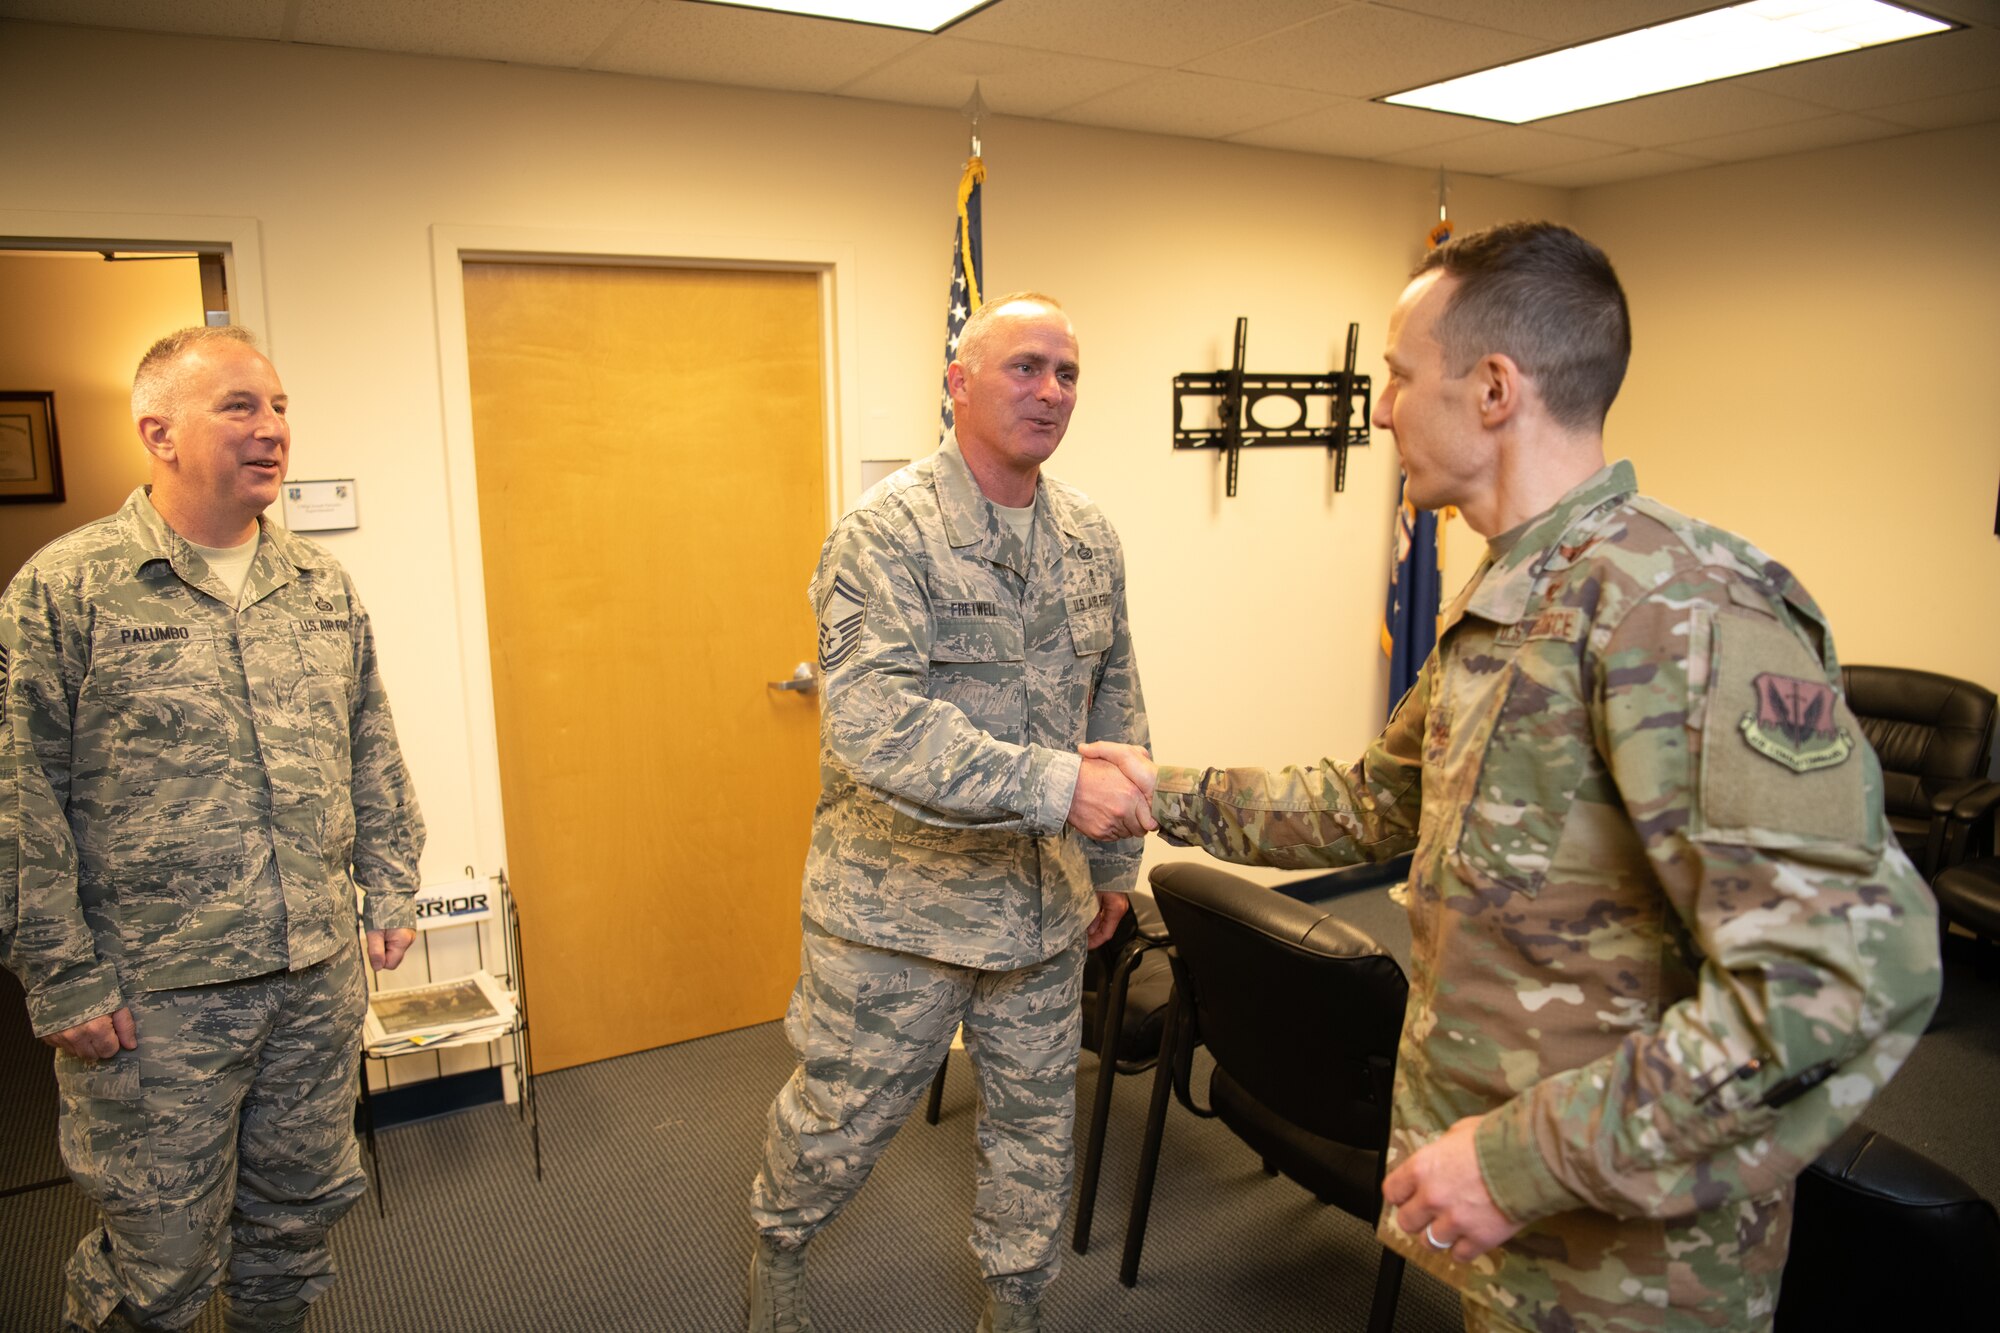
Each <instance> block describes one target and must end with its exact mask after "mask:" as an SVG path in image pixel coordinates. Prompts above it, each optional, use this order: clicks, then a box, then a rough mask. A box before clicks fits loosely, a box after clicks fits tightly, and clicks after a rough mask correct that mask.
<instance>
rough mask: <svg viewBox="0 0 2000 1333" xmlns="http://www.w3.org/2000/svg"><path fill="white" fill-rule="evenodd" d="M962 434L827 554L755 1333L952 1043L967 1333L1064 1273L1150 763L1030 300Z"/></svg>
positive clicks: (760, 1210) (1106, 558)
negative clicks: (971, 1147) (956, 1038)
mask: <svg viewBox="0 0 2000 1333" xmlns="http://www.w3.org/2000/svg"><path fill="white" fill-rule="evenodd" d="M950 373H951V377H952V381H953V399H954V404H955V406H956V407H957V435H956V437H953V436H947V437H946V439H945V441H944V444H943V445H942V447H940V448H939V450H938V451H937V453H935V454H934V455H932V456H931V457H929V458H926V459H924V460H922V461H921V462H919V463H916V464H914V465H913V466H911V467H908V468H905V469H903V470H902V471H901V472H898V473H897V474H896V475H894V476H892V477H890V478H888V479H887V480H885V481H884V482H882V483H881V484H880V485H879V486H877V487H875V488H874V489H873V490H871V491H869V492H868V494H867V495H865V496H863V497H862V499H861V502H860V504H859V505H858V506H857V508H856V509H855V510H854V512H852V513H850V514H849V515H848V516H847V517H845V518H843V519H842V520H841V521H840V523H839V525H838V526H837V527H836V529H835V531H834V533H833V535H832V536H831V537H829V538H828V539H827V542H826V545H825V548H824V550H823V551H822V552H821V556H820V564H819V568H818V570H817V572H816V573H815V574H814V576H813V583H812V597H813V603H814V607H815V610H816V611H817V612H818V614H819V618H820V654H819V656H820V677H819V679H820V689H821V721H820V772H821V793H820V799H819V804H818V808H817V811H816V813H815V817H814V820H813V838H812V845H811V850H810V851H809V852H808V854H807V859H806V869H805V884H804V894H803V900H804V914H805V938H804V942H803V947H802V951H801V952H802V958H801V966H800V977H799V983H798V988H797V990H796V991H795V993H794V995H793V998H792V1004H791V1009H790V1012H789V1014H788V1015H787V1018H786V1031H787V1034H788V1035H789V1036H790V1038H791V1040H792V1043H793V1045H794V1046H796V1047H797V1049H798V1051H799V1056H800V1064H799V1068H798V1069H797V1071H796V1072H795V1073H794V1074H793V1075H792V1077H791V1079H790V1080H789V1081H788V1082H787V1083H786V1084H785V1086H784V1087H783V1088H782V1089H781V1090H780V1092H779V1094H778V1097H777V1100H776V1101H775V1103H774V1104H773V1105H772V1108H771V1120H770V1127H769V1133H768V1137H767V1139H766V1142H765V1150H764V1164H763V1169H762V1170H761V1171H760V1172H759V1173H758V1175H757V1178H756V1181H755V1183H754V1184H753V1186H752V1198H751V1213H752V1218H753V1220H754V1222H755V1224H756V1226H757V1229H758V1237H759V1239H758V1253H757V1258H756V1261H755V1264H754V1266H753V1274H752V1292H751V1317H750V1326H751V1328H752V1329H753V1330H796V1329H809V1328H810V1327H811V1325H810V1322H809V1316H808V1315H807V1313H806V1308H805V1302H804V1297H803V1285H802V1284H803V1266H802V1265H803V1260H802V1256H803V1252H804V1247H805V1244H806V1242H808V1241H809V1240H810V1239H811V1238H812V1237H813V1235H814V1234H815V1233H816V1232H817V1231H818V1230H819V1229H820V1228H821V1227H822V1226H824V1225H825V1224H826V1223H827V1222H829V1221H830V1220H832V1218H833V1217H834V1216H835V1214H837V1213H838V1211H839V1210H840V1208H841V1207H842V1206H843V1205H844V1204H845V1203H846V1202H847V1200H848V1199H849V1198H851V1197H852V1196H853V1194H854V1192H855V1191H856V1190H858V1189H859V1188H860V1187H861V1185H862V1183H863V1181H865V1180H866V1179H867V1176H868V1173H869V1171H870V1169H871V1168H872V1167H873V1166H874V1163H875V1159H876V1157H877V1155H878V1154H879V1153H880V1152H881V1150H882V1149H883V1148H884V1147H885V1146H887V1144H888V1141H889V1139H890V1137H891V1136H893V1135H894V1133H895V1132H896V1130H897V1128H898V1127H900V1126H901V1124H902V1123H903V1121H904V1119H905V1118H906V1117H907V1116H908V1115H909V1113H910V1111H911V1109H912V1108H913V1107H914V1105H915V1104H916V1102H917V1099H918V1098H919V1097H920V1096H921V1094H922V1093H923V1091H924V1089H925V1088H926V1087H928V1085H929V1084H930V1082H931V1079H932V1077H933V1076H934V1075H935V1073H936V1071H937V1069H938V1066H939V1064H940V1063H941V1062H942V1060H943V1059H944V1056H945V1053H946V1051H947V1050H948V1048H949V1046H950V1043H951V1040H952V1034H953V1032H954V1030H955V1029H956V1028H957V1027H958V1026H959V1024H960V1023H961V1022H962V1023H963V1024H964V1030H965V1045H966V1049H967V1051H968V1052H969V1053H970V1054H971V1056H972V1060H973V1065H974V1068H975V1070H976V1071H977V1079H978V1085H979V1113H978V1124H977V1130H976V1138H977V1143H978V1150H979V1167H978V1181H977V1189H976V1198H975V1201H974V1205H973V1230H972V1248H973V1251H974V1253H975V1255H976V1256H977V1258H978V1260H979V1264H980V1268H981V1271H982V1273H983V1274H984V1275H985V1277H986V1279H987V1283H988V1286H989V1293H990V1299H989V1304H988V1308H987V1310H986V1312H985V1315H984V1316H983V1317H982V1320H981V1323H980V1327H981V1329H993V1330H999V1329H1032V1328H1034V1327H1037V1326H1038V1325H1037V1324H1036V1322H1035V1320H1036V1314H1035V1311H1036V1307H1037V1303H1038V1302H1039V1300H1040V1298H1041V1294H1042V1292H1043V1290H1044V1289H1045V1288H1046V1286H1047V1284H1048V1283H1049V1281H1050V1280H1052V1279H1053V1278H1054V1276H1055V1273H1056V1269H1057V1256H1058V1249H1059V1247H1058V1244H1057V1231H1058V1229H1059V1227H1060V1225H1061V1221H1062V1217H1063V1213H1064V1211H1065V1209H1066V1207H1067V1203H1068V1194H1069V1180H1070V1156H1071V1153H1070V1148H1071V1129H1072V1124H1073V1121H1074V1103H1075V1095H1074V1093H1075V1082H1076V1064H1077V1050H1078V1045H1079V1038H1080V1017H1079V1009H1078V1001H1079V998H1080V986H1081V976H1082V963H1083V955H1084V949H1085V939H1086V935H1087V934H1088V935H1089V937H1090V938H1091V940H1092V942H1095V941H1096V940H1098V939H1101V938H1103V937H1104V936H1107V935H1109V933H1110V931H1111V928H1112V926H1113V925H1114V924H1115V923H1116V920H1117V918H1118V916H1120V915H1122V913H1123V911H1124V910H1125V906H1126V900H1125V898H1124V893H1125V891H1126V890H1127V889H1129V888H1130V887H1131V884H1132V882H1133V880H1134V878H1135V877H1136V876H1137V873H1138V865H1139V848H1138V844H1137V842H1136V841H1127V842H1122V843H1110V844H1100V843H1098V842H1094V841H1091V840H1089V838H1088V837H1084V836H1079V833H1082V834H1088V835H1090V836H1091V837H1096V836H1102V835H1104V834H1105V833H1107V832H1108V831H1109V824H1108V822H1107V818H1106V815H1105V813H1104V812H1106V811H1109V810H1111V809H1114V808H1115V809H1118V810H1120V811H1124V812H1129V811H1130V810H1131V809H1132V808H1134V807H1135V806H1136V804H1138V803H1139V801H1140V798H1139V796H1138V793H1137V792H1136V790H1135V789H1133V788H1132V787H1131V785H1130V784H1129V783H1127V782H1126V780H1125V779H1124V778H1123V777H1122V776H1121V775H1120V774H1119V773H1118V772H1117V770H1116V769H1115V768H1114V767H1113V766H1111V765H1110V764H1107V763H1105V762H1103V761H1097V760H1093V761H1084V760H1082V759H1080V758H1079V756H1078V754H1077V753H1076V747H1077V746H1078V745H1080V744H1081V743H1083V742H1084V741H1086V740H1089V739H1116V740H1121V741H1128V742H1134V743H1137V744H1141V745H1143V744H1144V743H1145V740H1146V736H1147V732H1146V719H1145V710H1144V705H1143V703H1142V700H1141V697H1140V692H1139V679H1138V672H1137V667H1136V664H1135V662H1134V658H1133V653H1132V641H1131V635H1130V631H1129V629H1128V626H1127V623H1126V618H1125V576H1124V566H1123V558H1122V555H1121V553H1120V549H1119V545H1118V539H1117V536H1116V535H1115V534H1114V533H1113V531H1112V529H1111V525H1110V524H1109V523H1108V522H1106V520H1105V519H1104V516H1103V515H1102V514H1100V513H1099V512H1098V511H1097V509H1096V508H1095V506H1093V505H1092V504H1091V503H1090V502H1089V501H1088V500H1087V499H1085V498H1084V496H1083V495H1082V494H1081V493H1079V492H1077V491H1076V490H1073V489H1072V488H1070V487H1068V486H1065V485H1063V484H1062V483H1060V482H1058V481H1056V480H1054V479H1053V478H1051V477H1048V476H1045V475H1041V473H1040V471H1039V467H1040V463H1041V461H1042V460H1043V459H1045V458H1047V456H1048V455H1049V454H1050V453H1052V452H1053V451H1054V449H1055V446H1056V444H1057V442H1059V441H1060V439H1061V437H1062V434H1063V430H1064V429H1065V428H1066V426H1067V423H1068V418H1069V414H1070V410H1071V407H1072V405H1073V403H1074V396H1075V381H1076V373H1077V364H1076V344H1075V338H1074V334H1073V333H1071V331H1070V328H1069V321H1068V319H1067V317H1066V316H1064V315H1063V314H1062V313H1061V310H1060V308H1059V307H1056V306H1055V305H1054V303H1053V302H1050V301H1048V300H1047V299H1046V298H1040V297H1032V296H1024V297H1003V298H1000V299H998V300H996V301H994V302H991V303H989V304H988V305H987V306H985V307H983V308H982V309H981V311H980V312H979V313H978V314H976V315H975V316H974V317H973V319H972V321H971V322H969V323H968V325H967V328H966V332H965V334H964V336H963V340H962V341H961V344H960V350H959V360H958V361H956V362H954V364H953V366H952V367H951V372H950Z"/></svg>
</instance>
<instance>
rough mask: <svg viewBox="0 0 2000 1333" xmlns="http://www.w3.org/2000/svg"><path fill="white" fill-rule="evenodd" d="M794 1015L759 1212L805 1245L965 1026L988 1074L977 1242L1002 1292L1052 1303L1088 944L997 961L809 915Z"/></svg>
mask: <svg viewBox="0 0 2000 1333" xmlns="http://www.w3.org/2000/svg"><path fill="white" fill-rule="evenodd" d="M800 955H801V959H800V968H799V971H800V975H799V981H798V985H797V987H796V988H795V989H794V990H793V992H792V1001H791V1006H790V1008H789V1010H788V1011H787V1013H786V1015H785V1032H786V1035H787V1036H788V1037H790V1039H791V1042H792V1045H793V1047H794V1048H795V1049H796V1050H797V1051H798V1053H799V1066H798V1068H797V1069H796V1070H794V1071H793V1073H792V1076H791V1078H790V1079H789V1080H788V1081H787V1082H786V1083H785V1085H784V1087H783V1088H781V1089H779V1091H778V1096H777V1099H776V1100H775V1101H774V1102H773V1103H772V1104H771V1114H770V1121H769V1128H768V1131H767V1134H766V1137H765V1141H764V1165H763V1169H762V1170H760V1171H759V1172H758V1174H757V1178H756V1180H755V1181H754V1182H753V1184H752V1185H751V1191H750V1215H751V1219H752V1221H753V1222H754V1223H755V1224H756V1227H757V1229H758V1231H759V1232H761V1233H762V1234H763V1235H764V1236H765V1237H766V1238H768V1239H769V1240H770V1241H771V1242H772V1243H774V1244H777V1245H778V1246H780V1247H782V1248H786V1249H793V1248H797V1247H799V1246H802V1245H804V1244H805V1243H806V1242H807V1241H808V1240H810V1239H811V1238H812V1237H813V1235H814V1234H815V1233H817V1232H818V1231H819V1229H820V1228H821V1227H823V1226H825V1225H826V1224H827V1223H828V1222H830V1221H832V1220H833V1218H834V1217H835V1216H836V1215H837V1214H838V1213H839V1212H840V1210H841V1208H842V1207H843V1206H845V1205H846V1203H847V1201H848V1200H849V1199H851V1198H853V1197H854V1194H855V1192H856V1191H858V1190H859V1189H860V1188H861V1186H862V1184H863V1183H864V1182H865V1181H866V1180H867V1179H868V1173H869V1172H870V1171H871V1170H873V1169H874V1166H875V1161H876V1158H877V1157H879V1156H880V1155H881V1152H882V1150H883V1148H885V1147H887V1146H888V1143H889V1140H890V1139H891V1138H893V1137H894V1136H895V1133H896V1131H897V1129H899V1128H900V1127H901V1126H902V1124H903V1122H904V1121H905V1120H906V1119H908V1118H909V1115H910V1112H911V1111H912V1110H913V1109H914V1108H915V1107H916V1104H917V1102H918V1100H919V1099H920V1098H921V1097H922V1096H923V1094H924V1092H925V1090H926V1089H928V1088H929V1086H930V1083H931V1080H932V1079H933V1078H934V1077H935V1076H936V1074H937V1070H938V1066H939V1065H940V1064H941V1063H942V1062H943V1060H944V1057H945V1054H946V1052H948V1051H949V1050H950V1049H951V1039H952V1034H953V1032H955V1031H956V1030H957V1028H958V1026H959V1025H960V1024H961V1023H963V1024H964V1026H965V1049H966V1052H967V1054H968V1055H970V1056H971V1058H972V1067H973V1070H974V1074H975V1077H976V1080H977V1083H978V1089H979V1108H978V1113H977V1119H976V1121H975V1124H974V1142H975V1144H976V1145H977V1151H978V1159H977V1171H976V1180H975V1188H974V1196H973V1204H972V1235H971V1244H972V1252H973V1254H974V1256H975V1257H976V1258H977V1259H978V1261H979V1268H980V1272H981V1273H982V1274H983V1275H984V1276H985V1278H986V1281H987V1282H988V1284H989V1285H990V1286H991V1287H992V1288H993V1289H994V1290H995V1292H996V1293H997V1294H998V1295H999V1296H1000V1297H1001V1298H1002V1299H1004V1300H1008V1301H1012V1302H1015V1303H1025V1302H1027V1301H1031V1300H1038V1299H1040V1297H1041V1294H1042V1291H1043V1290H1044V1289H1045V1288H1046V1287H1047V1286H1048V1284H1049V1282H1051V1281H1052V1280H1053V1279H1054V1278H1055V1275H1056V1271H1057V1269H1058V1267H1059V1266H1060V1260H1059V1255H1060V1252H1061V1246H1060V1244H1059V1236H1058V1233H1059V1232H1060V1230H1061V1227H1062V1219H1063V1214H1064V1212H1065V1211H1066V1210H1067V1208H1068V1206H1069V1188H1070V1173H1071V1166H1072V1152H1071V1148H1072V1140H1073V1134H1074V1126H1075V1107H1076V1065H1077V1049H1078V1046H1079V1042H1080V1038H1081V1036H1082V1031H1083V1026H1082V1023H1083V1021H1082V1015H1081V1011H1080V1010H1079V1008H1078V1003H1079V999H1080V991H1081V987H1082V978H1083V957H1084V947H1083V942H1082V941H1081V940H1078V941H1077V942H1076V943H1075V944H1073V945H1071V946H1070V947H1069V948H1068V949H1065V950H1064V951H1063V952H1062V953H1059V954H1057V955H1056V956H1055V957H1053V958H1051V959H1048V960H1047V961H1046V962H1042V963H1036V964H1034V965H1032V966H1029V967H1024V968H1019V969H1017V970H1014V971H1009V972H987V971H981V970H979V969H977V968H969V967H958V966H955V965H953V964H950V963H941V962H938V961H936V960H935V959H930V958H920V957H917V956H916V955H913V954H906V953H897V952H895V951H893V950H888V949H877V948H872V947H870V946H868V945H864V944H856V943H853V942H852V941H849V940H843V939H839V938H837V937H835V936H832V935H829V934H827V933H826V932H825V931H823V930H821V929H820V928H819V927H818V926H816V925H814V924H813V923H812V922H811V921H807V922H806V923H805V938H804V941H803V942H802V944H801V947H800Z"/></svg>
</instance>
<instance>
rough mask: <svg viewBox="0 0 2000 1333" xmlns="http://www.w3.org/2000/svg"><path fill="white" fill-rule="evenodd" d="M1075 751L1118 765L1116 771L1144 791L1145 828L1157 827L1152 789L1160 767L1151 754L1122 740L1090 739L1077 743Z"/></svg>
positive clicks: (1089, 757)
mask: <svg viewBox="0 0 2000 1333" xmlns="http://www.w3.org/2000/svg"><path fill="white" fill-rule="evenodd" d="M1076 753H1078V755H1082V757H1084V759H1102V761H1106V763H1114V765H1118V771H1120V773H1124V775H1126V781H1128V783H1132V785H1134V787H1138V789H1140V791H1142V793H1146V819H1148V823H1146V829H1148V831H1150V829H1158V827H1160V825H1156V823H1150V821H1152V789H1154V787H1158V785H1160V769H1158V765H1154V763H1152V755H1148V753H1146V747H1142V745H1126V743H1124V741H1090V743H1086V745H1078V747H1076Z"/></svg>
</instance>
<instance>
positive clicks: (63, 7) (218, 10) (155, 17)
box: [0, 0, 286, 41]
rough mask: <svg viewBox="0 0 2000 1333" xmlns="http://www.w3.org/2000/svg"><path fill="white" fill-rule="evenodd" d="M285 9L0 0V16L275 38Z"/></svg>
mask: <svg viewBox="0 0 2000 1333" xmlns="http://www.w3.org/2000/svg"><path fill="white" fill-rule="evenodd" d="M285 8H286V0H180V2H179V3H176V4H171V5H157V4H155V5H135V4H133V3H132V0H0V18H10V19H39V20H41V21H42V22H45V23H77V24H82V25H84V26H87V27H92V28H136V29H138V30H140V31H141V32H187V33H202V34H206V35H209V36H215V37H261V38H264V39H266V40H271V41H275V40H277V39H278V38H280V37H282V36H284V35H285V31H284V30H285Z"/></svg>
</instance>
